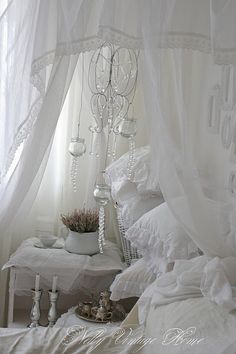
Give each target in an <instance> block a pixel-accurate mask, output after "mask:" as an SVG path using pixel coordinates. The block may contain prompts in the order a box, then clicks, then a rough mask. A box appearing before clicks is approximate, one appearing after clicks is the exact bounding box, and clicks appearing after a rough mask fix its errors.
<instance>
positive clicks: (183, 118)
mask: <svg viewBox="0 0 236 354" xmlns="http://www.w3.org/2000/svg"><path fill="white" fill-rule="evenodd" d="M6 4H7V7H6V8H5V10H4V8H3V9H2V8H1V12H0V13H1V17H0V43H2V52H1V55H0V79H1V80H0V82H1V84H0V85H1V104H0V117H1V118H0V176H1V181H0V204H1V210H0V234H1V237H2V238H4V235H6V234H5V230H6V226H9V225H10V223H11V221H12V220H13V219H14V216H15V215H16V212H18V213H19V208H20V207H21V211H20V212H21V213H23V214H24V212H25V210H26V209H24V208H25V206H26V204H27V201H28V199H29V198H28V199H27V193H28V192H29V191H30V189H31V188H33V187H34V188H35V186H36V185H39V181H40V179H39V178H38V177H37V180H36V176H37V173H38V171H39V170H40V168H41V171H42V172H43V169H44V165H45V156H47V153H48V152H49V150H50V144H51V141H52V137H53V134H54V131H55V128H56V124H57V120H58V117H59V113H60V111H61V108H62V105H63V102H64V100H65V96H66V93H67V91H68V88H69V85H70V81H71V78H72V75H73V72H74V69H75V66H76V63H77V60H78V57H79V53H80V52H81V51H88V50H91V49H94V48H96V47H97V46H99V45H100V44H101V43H103V42H104V41H110V42H112V43H115V44H119V45H122V46H125V47H131V48H139V49H141V55H140V67H141V69H142V84H143V90H144V94H145V106H146V111H147V117H146V118H147V121H148V123H149V130H150V140H151V145H152V149H153V152H154V154H153V155H154V159H153V168H155V169H156V170H157V171H158V173H159V179H160V185H161V188H162V190H163V193H164V196H165V199H166V200H167V202H168V204H169V205H170V207H171V209H172V211H173V212H174V214H175V215H176V217H177V218H178V219H179V220H180V222H181V223H182V224H183V226H184V227H185V228H186V229H187V230H188V231H189V234H190V236H191V237H192V238H193V240H194V241H195V242H196V243H197V245H198V246H199V247H200V248H201V249H202V250H203V252H204V253H206V254H207V255H208V256H219V257H226V256H235V255H236V245H235V227H236V225H235V221H234V215H235V176H236V175H235V174H236V172H235V167H234V164H235V161H236V158H235V155H236V149H235V145H236V138H235V105H236V100H235V97H236V96H235V95H236V91H235V87H236V81H235V80H236V75H235V65H236V26H235V23H234V19H235V18H236V4H235V1H234V0H198V1H196V0H97V1H93V0H47V1H46V0H33V1H32V0H24V1H23V2H22V1H17V0H9V1H6ZM43 158H44V161H43ZM31 199H32V198H31ZM23 214H21V215H23ZM3 231H4V232H3ZM232 285H235V284H232Z"/></svg>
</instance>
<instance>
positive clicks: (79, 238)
mask: <svg viewBox="0 0 236 354" xmlns="http://www.w3.org/2000/svg"><path fill="white" fill-rule="evenodd" d="M65 249H66V250H67V251H68V252H71V253H77V254H87V255H92V254H95V253H98V252H99V247H98V234H97V232H86V233H81V234H80V233H79V232H75V231H69V233H68V236H67V238H66V242H65Z"/></svg>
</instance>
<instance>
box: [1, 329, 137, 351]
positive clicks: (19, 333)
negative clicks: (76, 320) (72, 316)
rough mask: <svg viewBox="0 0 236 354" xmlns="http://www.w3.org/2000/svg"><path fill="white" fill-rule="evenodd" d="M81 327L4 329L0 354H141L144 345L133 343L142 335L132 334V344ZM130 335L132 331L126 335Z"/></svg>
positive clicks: (117, 336)
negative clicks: (133, 339)
mask: <svg viewBox="0 0 236 354" xmlns="http://www.w3.org/2000/svg"><path fill="white" fill-rule="evenodd" d="M103 330H104V329H103V328H102V327H100V329H98V330H97V331H95V329H94V328H92V329H89V328H83V329H81V331H80V332H79V327H75V326H74V327H71V328H69V329H68V328H64V329H63V328H52V329H50V328H38V329H1V330H0V353H1V354H87V353H94V354H102V353H104V354H105V353H106V354H113V353H114V354H115V353H117V354H133V353H136V352H137V353H140V352H142V351H139V349H140V347H141V344H138V343H132V338H136V339H138V338H139V337H140V331H139V330H134V331H132V335H131V337H130V338H131V339H130V341H129V342H128V341H125V335H126V334H125V335H122V334H121V333H120V332H119V333H118V332H117V330H116V329H115V330H114V329H113V328H111V329H110V330H109V329H106V332H104V333H103V332H102V331H103ZM126 333H127V334H129V331H126Z"/></svg>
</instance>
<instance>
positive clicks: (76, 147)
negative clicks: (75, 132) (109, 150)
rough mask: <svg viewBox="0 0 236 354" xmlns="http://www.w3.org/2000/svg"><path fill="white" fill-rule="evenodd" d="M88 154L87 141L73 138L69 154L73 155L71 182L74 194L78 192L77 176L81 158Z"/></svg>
mask: <svg viewBox="0 0 236 354" xmlns="http://www.w3.org/2000/svg"><path fill="white" fill-rule="evenodd" d="M85 152H86V145H85V140H84V139H81V138H79V137H76V138H71V142H70V144H69V153H70V154H71V155H72V165H71V182H72V187H73V190H74V192H76V191H77V183H76V182H77V175H78V162H79V157H80V156H82V155H83V154H84V153H85Z"/></svg>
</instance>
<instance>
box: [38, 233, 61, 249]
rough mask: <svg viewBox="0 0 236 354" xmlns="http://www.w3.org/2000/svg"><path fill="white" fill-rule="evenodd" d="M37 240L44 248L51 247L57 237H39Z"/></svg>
mask: <svg viewBox="0 0 236 354" xmlns="http://www.w3.org/2000/svg"><path fill="white" fill-rule="evenodd" d="M39 239H40V241H41V242H42V244H43V245H44V247H52V246H53V245H54V243H55V242H56V240H57V237H56V236H53V235H40V236H39Z"/></svg>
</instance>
